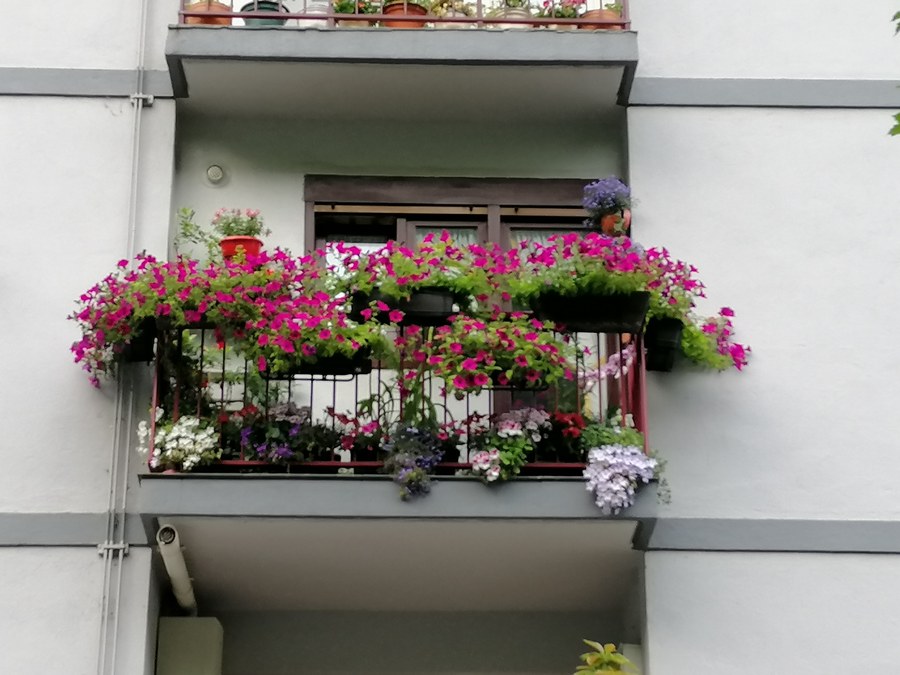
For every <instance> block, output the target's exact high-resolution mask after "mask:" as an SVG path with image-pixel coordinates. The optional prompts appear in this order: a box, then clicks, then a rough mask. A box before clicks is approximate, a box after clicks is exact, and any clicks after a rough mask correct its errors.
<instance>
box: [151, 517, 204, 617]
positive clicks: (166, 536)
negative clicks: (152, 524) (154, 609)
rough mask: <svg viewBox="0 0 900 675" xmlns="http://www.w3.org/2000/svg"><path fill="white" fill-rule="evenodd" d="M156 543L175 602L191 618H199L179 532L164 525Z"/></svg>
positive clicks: (160, 529) (157, 534) (158, 533)
mask: <svg viewBox="0 0 900 675" xmlns="http://www.w3.org/2000/svg"><path fill="white" fill-rule="evenodd" d="M156 543H157V544H159V553H160V555H161V556H162V559H163V564H164V565H165V566H166V572H167V573H168V575H169V581H171V582H172V593H173V594H174V595H175V600H176V601H178V605H179V606H180V607H181V608H182V609H183V610H185V611H186V612H188V613H189V614H190V615H191V616H197V599H196V598H195V597H194V586H193V584H191V576H190V574H188V569H187V565H186V564H185V562H184V553H183V552H182V550H183V549H182V548H181V539H180V538H179V536H178V530H176V529H175V528H174V527H172V526H171V525H163V526H162V527H161V528H159V532H157V533H156Z"/></svg>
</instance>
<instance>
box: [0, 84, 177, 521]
mask: <svg viewBox="0 0 900 675" xmlns="http://www.w3.org/2000/svg"><path fill="white" fill-rule="evenodd" d="M173 129H174V104H173V103H172V102H170V101H159V102H157V104H156V105H155V106H154V107H153V108H151V109H149V110H148V111H147V112H146V113H145V115H144V125H143V137H144V139H145V140H146V141H148V143H147V146H148V147H149V148H152V149H150V150H148V152H147V153H146V154H145V155H144V156H143V159H142V161H141V183H142V184H143V185H145V186H146V185H150V184H152V185H153V187H152V189H146V190H143V191H142V201H141V205H140V208H139V214H140V216H141V218H144V219H148V220H149V219H151V218H152V219H154V220H155V223H156V224H155V225H153V223H148V222H146V220H145V221H144V222H142V223H141V227H140V231H141V232H142V234H141V236H140V237H139V241H138V247H144V246H146V247H148V248H149V249H151V250H153V251H156V252H158V253H161V254H164V253H165V240H166V229H165V225H164V223H166V222H167V212H168V210H169V189H168V186H170V185H171V175H172V147H173ZM131 139H132V107H131V105H130V103H129V102H128V101H127V100H124V99H109V100H99V99H92V100H88V99H63V98H40V97H31V98H14V97H5V98H3V99H2V100H0V145H2V147H3V148H4V161H3V163H2V166H0V182H2V184H3V185H4V186H6V188H7V189H6V191H5V193H4V196H5V203H4V206H5V209H6V212H7V213H8V214H11V215H10V218H9V220H8V227H7V228H6V230H7V231H6V238H7V239H6V241H7V242H8V244H7V245H6V246H5V247H4V249H3V251H2V252H0V259H2V261H3V264H2V271H0V286H2V287H3V289H4V292H3V293H2V294H0V310H2V312H3V315H4V316H6V317H7V318H8V321H9V322H10V323H9V325H8V326H7V329H6V330H3V331H0V353H3V354H4V355H5V356H6V358H5V360H4V375H5V377H6V382H7V386H5V387H4V388H3V391H2V394H0V400H2V406H3V411H4V419H5V420H6V421H7V424H6V425H5V430H4V438H3V442H2V443H0V460H2V462H3V466H4V470H3V472H2V473H0V512H3V511H48V512H55V511H74V512H79V511H85V512H96V511H102V510H104V509H105V508H106V496H107V493H108V476H107V466H108V462H109V456H110V453H111V449H112V430H113V421H114V402H113V393H114V387H107V388H105V389H103V390H101V391H96V390H94V389H92V388H91V386H90V384H89V383H88V380H87V377H86V376H85V375H84V374H83V373H82V372H81V370H80V369H79V367H78V366H76V365H74V363H73V362H72V358H71V354H70V352H69V346H70V345H71V344H72V342H73V341H74V340H76V338H77V336H78V331H77V328H76V326H75V324H74V323H73V322H69V321H66V316H67V315H68V314H69V313H71V312H72V311H73V310H74V308H75V304H74V301H75V300H76V299H77V298H78V296H79V294H81V293H82V292H84V291H85V290H86V289H87V288H89V287H90V286H91V285H92V284H93V283H95V282H96V281H98V280H99V279H101V278H102V277H103V276H104V275H106V274H108V273H109V272H111V271H112V270H113V268H114V266H115V264H116V261H117V260H119V259H120V258H125V257H128V251H127V250H126V245H127V239H128V196H129V187H130V182H131V178H130V176H131ZM11 356H12V358H11Z"/></svg>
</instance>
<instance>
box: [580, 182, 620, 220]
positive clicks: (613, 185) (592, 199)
mask: <svg viewBox="0 0 900 675" xmlns="http://www.w3.org/2000/svg"><path fill="white" fill-rule="evenodd" d="M582 204H583V205H584V208H585V210H586V211H587V212H588V213H590V214H591V215H592V216H593V217H595V218H596V217H599V216H605V215H607V214H610V213H619V212H620V211H621V210H622V209H627V208H628V207H629V206H631V189H630V188H629V187H628V186H627V185H625V183H623V182H622V181H620V180H619V179H618V178H616V177H615V176H609V177H608V178H602V179H600V180H596V181H594V182H593V183H588V184H587V185H585V186H584V197H583V199H582Z"/></svg>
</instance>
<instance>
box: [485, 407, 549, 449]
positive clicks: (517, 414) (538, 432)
mask: <svg viewBox="0 0 900 675" xmlns="http://www.w3.org/2000/svg"><path fill="white" fill-rule="evenodd" d="M504 422H511V423H514V424H513V425H509V426H512V428H515V425H519V427H521V429H523V430H524V431H525V433H526V434H528V435H529V436H530V437H531V440H532V441H533V442H534V443H539V442H540V441H541V439H542V438H543V433H542V432H545V431H550V428H551V424H550V413H548V412H547V411H546V410H541V409H540V408H517V409H516V410H510V411H509V412H505V413H503V414H502V415H500V417H499V418H498V425H501V424H503V423H504Z"/></svg>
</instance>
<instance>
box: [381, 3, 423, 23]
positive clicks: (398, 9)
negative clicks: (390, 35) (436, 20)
mask: <svg viewBox="0 0 900 675" xmlns="http://www.w3.org/2000/svg"><path fill="white" fill-rule="evenodd" d="M423 1H424V0H423ZM381 11H382V13H383V14H390V15H401V16H427V15H428V6H427V5H424V4H422V3H420V2H414V1H413V0H385V2H384V4H383V5H382V9H381ZM425 23H426V22H425V21H424V20H422V21H413V20H409V21H398V20H396V19H384V20H382V22H381V24H382V25H383V26H385V27H387V28H425Z"/></svg>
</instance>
